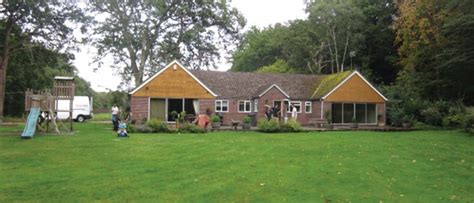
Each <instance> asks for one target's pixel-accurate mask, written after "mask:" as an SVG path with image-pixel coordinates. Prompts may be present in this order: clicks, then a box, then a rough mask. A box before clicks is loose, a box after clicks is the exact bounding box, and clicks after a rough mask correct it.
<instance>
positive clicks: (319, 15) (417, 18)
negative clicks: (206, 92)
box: [231, 0, 474, 105]
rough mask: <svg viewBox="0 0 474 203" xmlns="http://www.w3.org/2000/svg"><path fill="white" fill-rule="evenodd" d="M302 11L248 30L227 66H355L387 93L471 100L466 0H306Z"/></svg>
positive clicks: (471, 19) (472, 63) (471, 17)
mask: <svg viewBox="0 0 474 203" xmlns="http://www.w3.org/2000/svg"><path fill="white" fill-rule="evenodd" d="M306 12H307V14H308V19H306V20H295V21H290V22H288V23H286V24H276V25H274V26H270V27H267V28H264V29H258V28H252V29H250V30H249V31H248V32H247V33H245V35H244V38H243V41H242V43H241V44H240V45H239V46H238V47H237V50H236V51H235V52H234V53H233V55H232V60H233V65H232V68H231V70H232V71H259V72H296V73H308V74H320V73H323V74H325V73H334V72H340V71H344V70H349V69H358V70H360V71H362V72H363V73H364V74H365V75H366V76H368V77H369V78H370V80H372V81H373V82H375V83H376V84H379V86H387V87H386V88H383V89H384V90H385V91H386V92H385V93H386V94H389V95H393V96H394V97H395V98H392V99H393V100H406V99H410V98H404V97H403V96H404V95H401V94H397V93H403V92H406V91H410V92H411V93H410V97H415V98H420V99H421V98H423V99H424V100H430V101H437V100H447V101H457V102H459V101H461V102H463V103H465V104H469V105H472V104H474V82H473V80H472V78H473V77H474V38H473V37H472V33H474V32H473V31H474V4H473V3H472V1H470V0H421V1H403V0H397V1H392V0H347V1H338V0H313V1H309V2H308V3H307V8H306ZM395 86H396V87H395ZM389 91H396V92H389ZM400 91H401V92H400ZM411 99H414V98H411Z"/></svg>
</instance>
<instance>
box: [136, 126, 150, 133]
mask: <svg viewBox="0 0 474 203" xmlns="http://www.w3.org/2000/svg"><path fill="white" fill-rule="evenodd" d="M135 131H136V132H139V133H152V132H153V129H151V128H150V127H148V126H146V125H139V126H137V127H136V128H135Z"/></svg>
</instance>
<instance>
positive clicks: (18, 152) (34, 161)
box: [0, 123, 474, 202]
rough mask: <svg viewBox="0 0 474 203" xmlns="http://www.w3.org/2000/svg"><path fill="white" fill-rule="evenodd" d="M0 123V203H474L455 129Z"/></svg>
mask: <svg viewBox="0 0 474 203" xmlns="http://www.w3.org/2000/svg"><path fill="white" fill-rule="evenodd" d="M75 127H76V133H75V135H72V136H71V135H70V136H55V135H39V136H35V137H34V138H33V139H30V140H22V139H20V138H19V136H18V134H19V130H20V127H4V126H0V129H1V130H0V202H11V201H32V200H34V201H48V202H50V201H61V202H64V201H67V202H69V201H73V200H74V201H95V200H100V201H104V200H105V201H131V200H139V201H144V200H145V201H146V200H161V201H185V202H187V201H192V202H231V201H236V202H284V201H289V202H308V201H314V202H323V201H324V200H331V201H332V202H347V201H352V202H380V201H383V202H448V201H452V200H454V201H460V202H473V201H474V184H473V183H474V137H470V136H467V135H466V134H464V133H461V132H457V131H413V132H389V133H386V132H361V131H357V132H319V133H318V132H313V133H299V134H262V133H255V132H247V133H242V132H220V133H207V134H200V135H193V134H181V135H178V134H132V135H131V137H130V138H122V139H118V138H116V137H115V134H114V133H112V132H111V130H110V126H109V125H105V124H91V123H84V124H76V126H75Z"/></svg>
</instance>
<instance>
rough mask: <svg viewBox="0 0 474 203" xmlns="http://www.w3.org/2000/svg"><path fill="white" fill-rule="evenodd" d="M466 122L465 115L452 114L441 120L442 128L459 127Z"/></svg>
mask: <svg viewBox="0 0 474 203" xmlns="http://www.w3.org/2000/svg"><path fill="white" fill-rule="evenodd" d="M464 120H466V115H465V114H461V113H460V114H454V115H449V116H446V117H444V118H443V126H444V127H461V126H462V124H463V123H464Z"/></svg>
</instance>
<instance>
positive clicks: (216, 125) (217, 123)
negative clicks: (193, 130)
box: [211, 115, 221, 129]
mask: <svg viewBox="0 0 474 203" xmlns="http://www.w3.org/2000/svg"><path fill="white" fill-rule="evenodd" d="M211 121H212V129H219V128H220V127H221V118H220V117H219V116H218V115H213V116H211Z"/></svg>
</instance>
